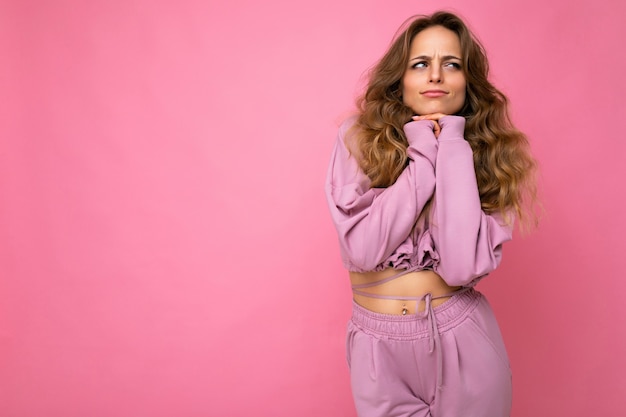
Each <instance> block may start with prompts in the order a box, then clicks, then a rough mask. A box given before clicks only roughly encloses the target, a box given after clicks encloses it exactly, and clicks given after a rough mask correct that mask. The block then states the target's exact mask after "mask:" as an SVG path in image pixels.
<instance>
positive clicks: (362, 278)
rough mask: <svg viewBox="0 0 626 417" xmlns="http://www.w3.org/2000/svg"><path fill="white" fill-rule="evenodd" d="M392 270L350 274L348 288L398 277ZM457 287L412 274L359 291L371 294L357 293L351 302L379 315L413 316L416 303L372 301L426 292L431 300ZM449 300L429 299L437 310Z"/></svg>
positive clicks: (436, 277)
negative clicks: (349, 285)
mask: <svg viewBox="0 0 626 417" xmlns="http://www.w3.org/2000/svg"><path fill="white" fill-rule="evenodd" d="M399 272H400V271H398V270H396V269H385V270H384V271H378V272H350V282H351V283H352V285H362V284H369V283H373V282H377V281H380V280H383V279H385V278H388V277H391V276H393V275H396V274H398V273H399ZM460 288H461V287H451V286H449V285H448V284H446V282H445V281H444V280H443V278H441V277H440V276H439V275H438V274H437V273H435V272H433V271H429V270H426V271H414V272H408V273H406V274H404V275H402V276H399V277H397V278H395V279H393V280H392V281H388V282H385V283H382V284H380V285H376V286H372V287H368V288H364V289H362V290H361V291H362V292H366V293H370V294H373V297H368V296H365V295H361V294H354V301H356V303H357V304H359V305H360V306H362V307H364V308H366V309H368V310H371V311H374V312H376V313H383V314H403V313H404V314H415V312H416V311H415V309H416V304H417V303H416V302H415V301H410V300H408V301H407V300H394V299H382V298H374V297H376V295H379V296H385V297H393V296H398V297H416V298H419V297H422V296H423V295H424V294H428V293H430V294H431V295H432V296H433V297H438V296H442V295H445V294H450V293H453V292H455V291H457V290H458V289H460ZM448 299H450V297H442V298H437V299H433V300H432V306H433V307H437V306H438V305H441V304H443V303H445V302H446V301H447V300H448ZM423 309H424V302H421V303H420V305H419V306H418V311H423Z"/></svg>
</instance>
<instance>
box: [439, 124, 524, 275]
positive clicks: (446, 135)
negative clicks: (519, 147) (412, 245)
mask: <svg viewBox="0 0 626 417" xmlns="http://www.w3.org/2000/svg"><path fill="white" fill-rule="evenodd" d="M439 122H440V126H441V133H440V135H439V150H438V153H437V163H436V174H435V175H436V178H437V180H436V191H435V197H434V203H433V204H434V207H433V219H432V223H431V225H430V227H431V234H432V237H433V241H434V244H435V247H436V250H437V252H438V253H439V257H440V261H439V264H438V265H437V266H436V267H435V272H437V273H438V274H439V275H441V277H442V278H443V279H444V280H445V281H446V282H447V283H448V285H451V286H471V285H473V284H474V283H475V282H476V280H477V279H478V278H480V277H482V276H484V275H487V274H488V273H490V272H491V271H493V270H494V269H496V267H497V266H498V265H499V264H500V260H501V258H502V244H503V243H504V242H507V241H509V240H511V238H512V233H513V225H512V221H511V224H505V221H504V219H503V218H502V216H501V215H500V214H499V213H493V214H486V213H485V212H483V211H482V209H481V204H480V197H479V193H478V185H477V182H476V172H475V170H474V160H473V155H472V149H471V147H470V145H469V143H468V142H467V141H466V140H465V139H464V137H463V133H464V128H465V119H464V118H462V117H459V116H445V117H443V118H441V120H440V121H439Z"/></svg>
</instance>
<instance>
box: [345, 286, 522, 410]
mask: <svg viewBox="0 0 626 417" xmlns="http://www.w3.org/2000/svg"><path fill="white" fill-rule="evenodd" d="M427 301H428V302H427V304H429V300H427ZM347 358H348V364H349V367H350V378H351V383H352V393H353V395H354V401H355V405H356V409H357V414H358V416H359V417H396V416H397V417H400V416H412V417H426V416H430V417H505V416H509V415H510V410H511V371H510V368H509V360H508V357H507V354H506V349H505V347H504V343H503V341H502V336H501V334H500V329H499V328H498V324H497V322H496V319H495V317H494V315H493V311H492V310H491V307H490V306H489V303H488V302H487V299H486V298H485V297H484V296H483V295H482V294H481V293H479V292H477V291H475V290H469V291H466V292H464V293H461V294H457V295H454V296H453V297H452V298H450V299H449V300H448V301H447V302H445V303H443V304H441V305H440V306H437V307H435V308H430V306H429V305H427V308H426V311H425V312H424V313H422V314H418V315H407V316H402V315H390V314H379V313H374V312H372V311H369V310H367V309H365V308H363V307H361V306H359V305H358V304H356V303H355V304H354V306H353V315H352V319H351V320H350V322H349V323H348V335H347Z"/></svg>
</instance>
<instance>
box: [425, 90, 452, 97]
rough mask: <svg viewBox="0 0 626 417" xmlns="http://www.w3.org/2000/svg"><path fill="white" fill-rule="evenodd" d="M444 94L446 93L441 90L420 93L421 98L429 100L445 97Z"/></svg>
mask: <svg viewBox="0 0 626 417" xmlns="http://www.w3.org/2000/svg"><path fill="white" fill-rule="evenodd" d="M446 94H448V93H447V92H445V91H443V90H426V91H424V92H422V95H423V96H426V97H430V98H437V97H441V96H445V95H446Z"/></svg>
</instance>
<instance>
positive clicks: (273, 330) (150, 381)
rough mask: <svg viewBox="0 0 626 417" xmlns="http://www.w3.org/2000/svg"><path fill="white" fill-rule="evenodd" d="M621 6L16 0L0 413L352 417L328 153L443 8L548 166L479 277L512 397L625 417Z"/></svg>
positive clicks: (6, 5) (1, 268) (6, 154)
mask: <svg viewBox="0 0 626 417" xmlns="http://www.w3.org/2000/svg"><path fill="white" fill-rule="evenodd" d="M226 3H228V5H226ZM623 4H624V3H623V2H620V1H619V0H613V1H610V0H605V1H591V0H580V1H571V0H568V1H566V0H557V1H551V2H548V1H544V0H542V1H537V0H533V1H523V2H522V1H515V2H502V1H495V0H494V1H491V0H475V1H472V2H467V3H466V2H463V1H460V0H459V1H452V0H450V1H448V2H447V3H445V4H444V3H441V2H439V1H422V2H417V1H394V2H383V1H378V2H374V1H354V0H350V1H337V0H320V1H315V2H306V3H304V2H294V1H288V0H284V1H278V0H272V1H269V2H257V1H244V0H238V1H237V0H235V1H231V2H218V1H209V2H207V1H184V0H179V1H158V2H157V1H148V0H145V1H139V0H132V1H128V0H124V1H100V2H96V1H92V2H88V1H43V0H42V1H39V2H37V1H21V0H14V1H6V0H5V1H2V2H1V3H0V7H1V9H0V56H1V60H0V62H1V64H0V93H1V98H2V100H0V415H2V416H7V417H40V416H54V417H56V416H59V417H61V416H63V417H74V416H91V417H98V416H116V417H117V416H119V417H126V416H128V417H130V416H133V417H136V416H146V417H156V416H164V417H165V416H228V417H238V416H249V415H260V416H272V417H280V416H294V415H298V416H304V417H306V416H315V417H318V416H354V415H355V414H354V409H353V406H352V399H351V396H350V391H349V382H348V373H347V368H346V365H345V359H344V329H345V323H346V321H347V320H348V317H349V314H350V312H349V309H350V291H349V286H348V280H347V275H346V273H345V271H343V269H342V267H341V265H340V260H339V254H338V246H337V242H336V238H335V232H334V229H333V227H332V225H331V223H330V218H329V215H328V212H327V208H326V203H325V200H324V196H323V181H324V176H325V171H326V164H327V161H328V157H329V153H330V150H331V145H332V142H333V140H334V137H335V133H336V129H337V124H338V123H339V122H340V121H341V119H342V117H344V116H345V115H346V114H347V113H348V112H349V111H350V110H351V109H352V103H353V97H354V95H355V93H356V92H357V91H358V88H359V86H360V85H361V83H360V82H359V77H360V75H361V74H362V73H363V71H364V70H365V69H366V68H367V67H368V66H370V65H371V64H372V63H373V62H374V61H375V60H376V59H377V58H378V57H379V56H380V55H381V54H382V52H383V51H384V50H385V48H386V46H387V45H388V43H389V41H390V39H391V36H392V35H393V33H394V32H395V30H396V29H397V27H398V26H399V25H400V24H401V23H402V22H403V21H404V20H405V19H406V18H407V17H409V16H410V15H412V14H416V13H428V12H431V11H433V10H435V9H436V8H443V7H445V8H448V9H452V10H456V11H457V12H459V13H461V14H462V15H463V16H464V17H466V18H467V20H468V21H469V22H470V25H471V26H472V27H473V28H474V29H475V31H476V32H477V33H478V35H479V36H480V38H481V39H482V40H483V42H484V44H485V46H486V47H487V50H488V52H489V56H490V59H491V64H492V69H493V79H494V81H495V83H496V84H497V85H498V86H500V87H501V88H502V89H503V90H504V91H505V92H506V93H507V94H508V95H509V97H510V98H511V101H512V103H513V116H514V120H515V122H516V123H517V124H518V126H519V127H520V128H521V129H522V130H524V131H525V132H527V133H528V135H529V137H530V139H531V141H532V145H533V148H534V151H535V154H536V156H537V158H538V159H539V160H540V162H541V166H542V172H543V177H542V183H541V186H542V195H543V202H544V205H545V210H546V213H545V216H544V219H543V222H542V224H541V228H540V229H539V230H538V231H537V232H535V233H533V234H531V235H529V236H527V237H523V236H521V235H520V234H519V233H518V234H517V236H516V239H515V240H514V241H513V242H511V243H509V244H507V247H506V249H505V258H504V262H503V265H502V267H501V268H500V269H499V270H498V271H496V272H495V273H493V274H492V276H490V277H489V278H488V279H487V280H485V281H483V282H482V283H481V285H480V288H481V289H482V290H483V291H484V292H485V293H487V294H488V296H489V297H490V300H491V302H492V305H493V306H494V308H495V310H496V313H497V315H498V318H499V321H500V324H501V327H502V331H503V333H504V337H505V341H506V344H507V346H508V349H509V354H510V357H511V362H512V368H513V372H514V386H515V392H514V407H513V408H514V412H513V415H514V416H516V417H522V416H550V417H553V416H587V415H598V416H623V415H626V400H625V398H626V372H625V371H626V366H625V360H624V352H626V332H625V329H626V325H625V318H626V302H625V301H624V294H625V293H626V280H625V279H624V278H623V275H624V274H623V270H624V269H625V267H626V262H625V261H626V254H625V253H624V249H625V244H624V234H625V221H624V217H625V216H624V212H625V211H626V199H625V197H624V185H623V180H624V178H626V163H625V161H624V159H625V157H626V152H625V151H626V147H625V145H624V143H625V141H626V133H625V132H626V121H625V120H626V111H625V110H626V105H625V103H626V101H625V100H624V96H625V94H626V82H625V81H624V79H625V76H624V68H625V67H626V61H625V59H624V54H623V50H624V40H625V39H626V30H625V29H624V25H623V21H624V18H625V15H626V13H625V12H626V9H625V7H624V6H623Z"/></svg>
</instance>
